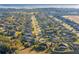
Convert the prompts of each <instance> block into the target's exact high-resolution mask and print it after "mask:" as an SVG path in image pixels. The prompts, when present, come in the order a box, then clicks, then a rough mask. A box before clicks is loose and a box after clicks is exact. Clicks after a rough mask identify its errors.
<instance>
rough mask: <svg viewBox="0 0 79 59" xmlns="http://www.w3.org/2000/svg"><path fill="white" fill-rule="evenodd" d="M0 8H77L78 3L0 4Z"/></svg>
mask: <svg viewBox="0 0 79 59" xmlns="http://www.w3.org/2000/svg"><path fill="white" fill-rule="evenodd" d="M0 8H79V5H78V4H74V5H65V4H59V5H58V4H0Z"/></svg>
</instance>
